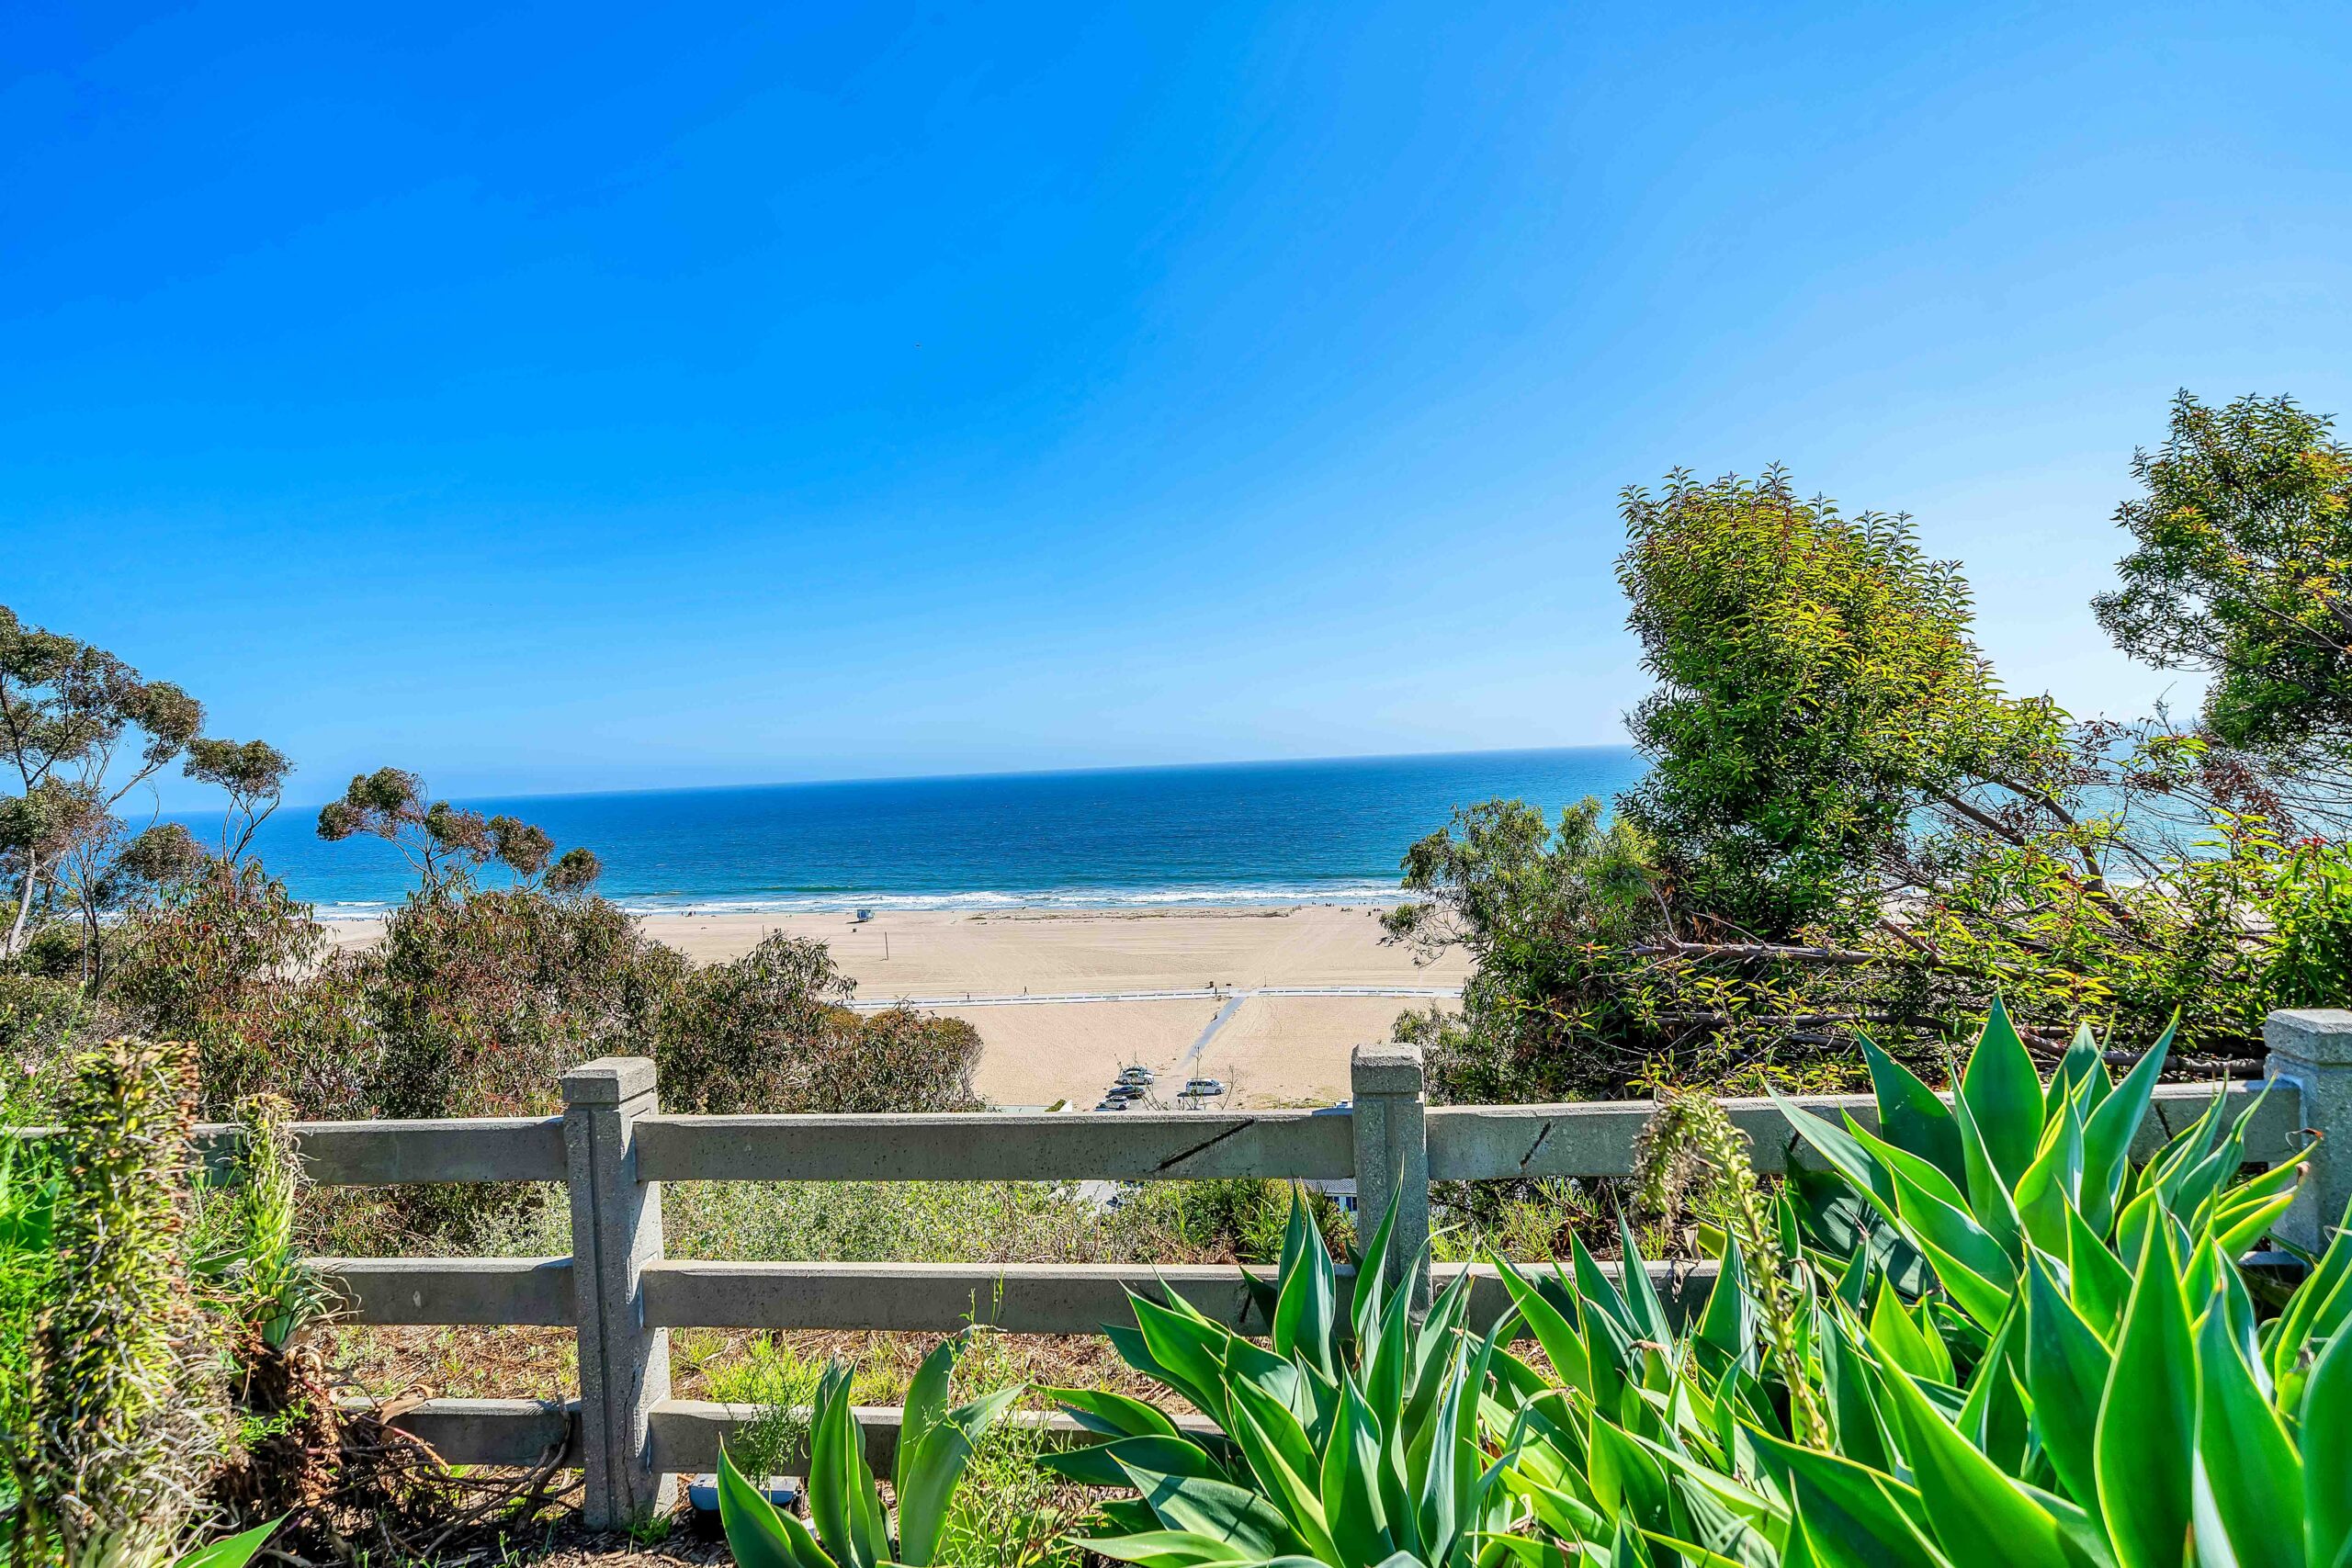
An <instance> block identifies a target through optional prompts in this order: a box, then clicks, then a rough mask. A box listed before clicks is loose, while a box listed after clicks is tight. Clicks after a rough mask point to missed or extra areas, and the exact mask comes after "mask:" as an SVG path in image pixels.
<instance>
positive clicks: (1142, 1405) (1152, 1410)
mask: <svg viewBox="0 0 2352 1568" xmlns="http://www.w3.org/2000/svg"><path fill="white" fill-rule="evenodd" d="M1037 1392H1038V1393H1042V1394H1044V1395H1045V1396H1046V1398H1048V1399H1051V1400H1052V1401H1053V1402H1054V1403H1055V1404H1058V1405H1060V1406H1061V1407H1062V1409H1063V1410H1065V1411H1067V1412H1068V1413H1069V1416H1070V1418H1071V1419H1072V1420H1074V1421H1076V1422H1077V1423H1078V1424H1079V1425H1080V1426H1081V1427H1085V1428H1086V1429H1087V1430H1088V1431H1090V1432H1100V1433H1102V1434H1103V1436H1105V1437H1112V1438H1141V1437H1147V1436H1153V1435H1157V1436H1159V1437H1163V1438H1172V1437H1174V1436H1175V1435H1176V1423H1175V1422H1173V1421H1170V1419H1169V1418H1168V1417H1167V1416H1164V1415H1162V1414H1161V1413H1160V1411H1159V1407H1158V1406H1157V1405H1154V1404H1149V1403H1148V1402H1146V1401H1144V1400H1140V1399H1136V1398H1133V1397H1131V1396H1129V1395H1127V1394H1124V1393H1110V1392H1108V1391H1106V1390H1103V1389H1099V1388H1051V1387H1046V1388H1041V1389H1039V1390H1038V1391H1037Z"/></svg>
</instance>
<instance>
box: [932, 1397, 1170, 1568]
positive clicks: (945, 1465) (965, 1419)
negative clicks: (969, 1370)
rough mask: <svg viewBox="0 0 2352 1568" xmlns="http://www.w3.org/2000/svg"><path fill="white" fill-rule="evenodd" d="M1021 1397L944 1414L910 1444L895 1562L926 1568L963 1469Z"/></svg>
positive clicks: (982, 1401) (987, 1400) (975, 1404)
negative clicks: (980, 1444) (990, 1428)
mask: <svg viewBox="0 0 2352 1568" xmlns="http://www.w3.org/2000/svg"><path fill="white" fill-rule="evenodd" d="M1021 1393H1022V1391H1021V1389H1020V1388H1019V1387H1017V1386H1015V1387H1012V1388H1001V1389H998V1390H997V1391H996V1392H994V1393H988V1394H983V1395H982V1396H981V1397H980V1398H978V1399H976V1400H974V1401H972V1402H971V1403H970V1404H966V1405H962V1406H959V1407H958V1408H956V1409H955V1410H951V1411H949V1412H948V1413H947V1414H946V1415H945V1416H942V1417H941V1418H940V1419H939V1420H938V1421H937V1422H936V1423H934V1424H933V1426H932V1427H931V1429H930V1430H929V1431H927V1432H925V1433H924V1434H923V1436H922V1439H921V1440H920V1441H919V1442H918V1443H917V1444H916V1445H915V1455H914V1459H913V1461H912V1462H911V1463H910V1462H906V1461H904V1459H903V1455H902V1456H901V1462H900V1464H899V1474H901V1475H903V1476H905V1477H906V1479H905V1480H904V1481H903V1482H901V1483H899V1489H898V1497H899V1552H898V1559H897V1560H898V1561H899V1562H902V1563H905V1564H907V1565H908V1568H929V1564H930V1562H931V1559H932V1554H933V1552H935V1551H938V1549H939V1534H940V1531H941V1530H943V1529H945V1528H946V1525H947V1510H948V1505H949V1504H950V1503H951V1502H952V1501H953V1500H954V1498H955V1495H956V1483H957V1482H958V1481H960V1480H962V1479H963V1476H964V1467H965V1466H966V1465H967V1464H969V1463H970V1462H971V1459H972V1452H973V1450H974V1449H975V1448H976V1447H977V1446H978V1443H979V1440H980V1438H982V1436H984V1435H985V1434H986V1433H987V1431H988V1429H989V1427H991V1426H993V1425H994V1424H995V1423H996V1421H997V1419H998V1417H1000V1416H1002V1415H1003V1414H1004V1413H1005V1411H1006V1410H1008V1409H1010V1408H1011V1407H1012V1402H1013V1401H1014V1400H1016V1399H1019V1398H1020V1397H1021ZM1129 1440H1130V1441H1133V1440H1134V1439H1129ZM1163 1440H1164V1439H1163ZM905 1445H906V1438H904V1437H903V1436H901V1437H900V1438H899V1446H900V1448H901V1449H902V1450H903V1449H904V1447H905Z"/></svg>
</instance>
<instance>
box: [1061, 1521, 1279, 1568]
mask: <svg viewBox="0 0 2352 1568" xmlns="http://www.w3.org/2000/svg"><path fill="white" fill-rule="evenodd" d="M1078 1544H1079V1545H1080V1546H1082V1547H1084V1548H1086V1550H1087V1551H1091V1552H1093V1553H1094V1554H1095V1555H1096V1556H1098V1557H1107V1558H1109V1559H1110V1560H1111V1561H1112V1562H1134V1563H1137V1564H1139V1565H1140V1568H1197V1565H1199V1564H1204V1563H1224V1562H1233V1563H1245V1562H1252V1561H1253V1559H1252V1558H1251V1557H1250V1554H1249V1553H1248V1552H1247V1551H1242V1550H1241V1549H1240V1548H1238V1547H1237V1546H1235V1545H1234V1544H1233V1543H1232V1542H1230V1541H1227V1540H1220V1539H1218V1538H1217V1537H1216V1536H1210V1535H1196V1534H1194V1533H1193V1532H1192V1531H1191V1530H1147V1531H1145V1532H1143V1533H1142V1534H1139V1535H1126V1536H1116V1537H1112V1538H1109V1539H1103V1538H1096V1539H1094V1540H1080V1541H1079V1542H1078Z"/></svg>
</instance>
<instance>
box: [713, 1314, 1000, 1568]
mask: <svg viewBox="0 0 2352 1568" xmlns="http://www.w3.org/2000/svg"><path fill="white" fill-rule="evenodd" d="M964 1344H965V1340H964V1338H963V1337H961V1336H958V1337H956V1338H954V1339H949V1340H947V1341H945V1342H944V1343H943V1344H942V1345H941V1346H940V1347H939V1348H937V1349H936V1350H933V1352H932V1353H931V1354H930V1356H928V1357H926V1358H925V1359H924V1360H923V1364H922V1371H918V1372H917V1373H916V1374H915V1378H914V1382H912V1383H911V1384H910V1386H909V1387H908V1389H907V1398H906V1406H905V1414H904V1416H903V1417H902V1424H901V1427H900V1428H899V1453H898V1462H897V1464H896V1465H895V1467H894V1468H893V1471H892V1474H891V1492H892V1495H894V1497H895V1498H896V1500H897V1504H898V1506H897V1509H896V1511H895V1515H893V1514H891V1513H888V1512H886V1511H885V1510H884V1508H883V1506H882V1497H881V1493H880V1490H879V1488H878V1487H877V1486H876V1483H875V1479H874V1472H873V1471H872V1470H871V1469H869V1468H868V1467H867V1465H866V1462H865V1437H864V1435H863V1434H862V1433H861V1432H860V1431H859V1429H858V1425H857V1422H856V1419H855V1417H854V1416H853V1415H852V1414H851V1411H850V1401H849V1390H850V1382H851V1369H850V1368H849V1366H848V1364H847V1363H845V1362H837V1363H836V1364H835V1365H834V1366H833V1367H832V1368H831V1370H830V1371H827V1373H826V1374H825V1380H824V1382H823V1385H822V1386H821V1387H820V1389H819V1391H818V1394H817V1405H816V1415H815V1419H814V1421H813V1423H812V1424H811V1427H810V1430H809V1517H810V1518H811V1519H812V1520H813V1521H814V1523H815V1527H816V1528H815V1529H814V1530H813V1531H812V1530H811V1529H810V1528H809V1526H808V1525H804V1524H802V1523H801V1522H800V1520H799V1519H798V1518H797V1517H794V1516H793V1515H791V1514H789V1513H786V1512H785V1511H784V1510H782V1509H780V1508H778V1507H776V1506H775V1505H774V1504H772V1503H770V1502H769V1501H768V1500H767V1498H766V1497H765V1496H764V1495H762V1493H761V1491H760V1489H759V1487H758V1486H756V1485H754V1484H753V1483H752V1482H751V1481H748V1480H746V1479H745V1478H744V1476H743V1475H742V1473H741V1472H740V1471H738V1470H737V1469H736V1468H735V1464H734V1461H733V1460H732V1458H731V1457H730V1456H729V1455H727V1454H725V1453H722V1454H720V1456H719V1461H718V1512H719V1518H720V1521H721V1522H722V1523H723V1524H724V1525H725V1527H726V1530H727V1543H728V1545H729V1547H730V1548H731V1549H732V1550H733V1551H734V1553H735V1561H736V1562H739V1563H741V1564H743V1565H744V1568H876V1565H877V1564H880V1563H884V1562H894V1563H905V1564H907V1565H908V1568H928V1564H930V1563H931V1562H932V1561H933V1555H934V1553H935V1552H936V1551H937V1550H938V1547H939V1544H940V1538H941V1535H942V1532H943V1531H944V1529H946V1526H947V1522H948V1517H949V1509H950V1506H951V1505H952V1503H953V1502H954V1500H955V1495H956V1483H957V1482H958V1481H960V1480H961V1479H962V1478H963V1474H964V1469H965V1466H966V1465H967V1464H968V1463H969V1462H970V1461H971V1459H972V1456H973V1453H974V1452H975V1450H976V1449H977V1446H978V1443H979V1442H980V1440H981V1438H983V1437H984V1436H985V1435H986V1434H987V1432H988V1429H989V1427H991V1426H992V1425H994V1424H995V1422H996V1421H997V1419H998V1418H999V1417H1000V1416H1002V1415H1003V1414H1004V1412H1005V1410H1006V1409H1007V1408H1008V1407H1010V1406H1011V1405H1012V1403H1013V1401H1014V1400H1016V1399H1018V1398H1019V1397H1020V1396H1021V1390H1020V1389H1019V1388H1018V1387H1012V1388H1003V1389H998V1390H996V1391H995V1392H994V1393H987V1394H983V1395H982V1396H981V1397H980V1398H978V1399H976V1400H973V1401H971V1402H970V1403H969V1404H959V1405H956V1407H955V1408H953V1409H950V1408H949V1407H948V1404H947V1400H948V1387H949V1381H950V1378H951V1376H952V1374H953V1372H954V1371H955V1366H956V1357H957V1356H958V1355H959V1354H961V1353H962V1350H963V1348H964ZM894 1526H895V1528H893V1527H894Z"/></svg>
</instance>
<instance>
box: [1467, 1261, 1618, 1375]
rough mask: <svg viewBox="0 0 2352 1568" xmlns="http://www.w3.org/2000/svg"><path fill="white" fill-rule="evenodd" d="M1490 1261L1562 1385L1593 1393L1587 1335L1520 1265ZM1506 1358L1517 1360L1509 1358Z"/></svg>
mask: <svg viewBox="0 0 2352 1568" xmlns="http://www.w3.org/2000/svg"><path fill="white" fill-rule="evenodd" d="M1490 1260H1491V1261H1492V1262H1493V1263H1494V1265H1495V1268H1496V1270H1497V1271H1498V1273H1499V1274H1500V1275H1501V1276H1502V1281H1503V1288H1504V1289H1505V1290H1507V1291H1509V1292H1510V1299H1511V1304H1512V1305H1513V1306H1514V1307H1516V1308H1517V1309H1518V1311H1519V1314H1520V1316H1521V1317H1523V1318H1525V1319H1526V1320H1527V1326H1528V1330H1529V1332H1531V1333H1532V1334H1533V1335H1534V1336H1535V1342H1536V1343H1537V1344H1538V1345H1541V1346H1543V1347H1544V1355H1545V1356H1547V1357H1548V1358H1550V1359H1551V1362H1552V1370H1553V1371H1555V1373H1557V1374H1558V1376H1559V1379H1560V1382H1562V1383H1563V1384H1564V1385H1565V1386H1566V1387H1569V1388H1574V1389H1581V1390H1582V1391H1584V1393H1587V1394H1590V1393H1592V1391H1593V1383H1592V1359H1591V1357H1590V1356H1589V1355H1588V1354H1587V1353H1586V1351H1585V1343H1584V1336H1583V1335H1582V1334H1580V1333H1579V1332H1577V1327H1576V1325H1574V1324H1571V1323H1570V1322H1569V1321H1568V1320H1567V1319H1566V1317H1565V1316H1563V1315H1562V1314H1561V1313H1560V1310H1559V1308H1557V1307H1555V1306H1554V1305H1553V1304H1552V1303H1551V1302H1550V1301H1548V1300H1546V1299H1545V1297H1544V1293H1543V1292H1541V1291H1538V1290H1537V1289H1536V1288H1535V1287H1534V1286H1533V1285H1532V1284H1530V1283H1528V1281H1527V1277H1526V1276H1525V1275H1523V1274H1521V1272H1520V1271H1519V1269H1518V1266H1517V1265H1515V1264H1513V1263H1512V1262H1511V1261H1510V1259H1509V1258H1499V1257H1494V1258H1490ZM1505 1359H1506V1360H1512V1359H1514V1358H1509V1357H1506V1358H1505Z"/></svg>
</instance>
